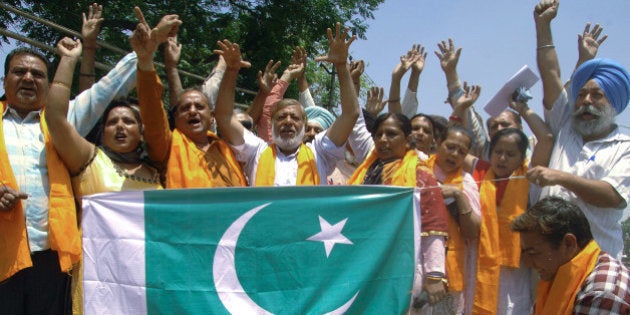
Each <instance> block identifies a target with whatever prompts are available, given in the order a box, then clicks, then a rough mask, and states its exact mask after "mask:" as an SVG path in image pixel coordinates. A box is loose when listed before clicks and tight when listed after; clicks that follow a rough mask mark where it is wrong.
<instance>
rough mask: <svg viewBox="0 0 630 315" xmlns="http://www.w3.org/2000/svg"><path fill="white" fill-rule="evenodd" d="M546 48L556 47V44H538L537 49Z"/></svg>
mask: <svg viewBox="0 0 630 315" xmlns="http://www.w3.org/2000/svg"><path fill="white" fill-rule="evenodd" d="M546 48H556V46H554V45H553V44H548V45H541V46H538V48H536V49H538V50H541V49H546Z"/></svg>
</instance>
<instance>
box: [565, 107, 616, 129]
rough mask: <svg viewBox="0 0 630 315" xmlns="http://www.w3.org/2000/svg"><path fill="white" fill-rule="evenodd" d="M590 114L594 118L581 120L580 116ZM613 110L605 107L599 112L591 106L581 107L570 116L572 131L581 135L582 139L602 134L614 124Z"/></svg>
mask: <svg viewBox="0 0 630 315" xmlns="http://www.w3.org/2000/svg"><path fill="white" fill-rule="evenodd" d="M585 113H588V114H591V115H594V116H595V118H594V119H591V120H582V119H581V118H580V116H581V115H582V114H585ZM615 114H616V113H615V110H614V109H613V107H612V106H610V104H609V105H606V106H604V107H603V108H602V109H601V110H599V109H597V108H596V107H595V106H593V105H588V106H581V107H580V108H579V109H578V110H577V111H575V112H574V113H573V114H572V122H573V123H572V124H573V130H575V131H576V132H577V133H579V134H580V135H582V137H591V136H597V135H601V134H604V133H605V132H607V131H608V130H609V129H610V126H612V125H613V124H614V123H615Z"/></svg>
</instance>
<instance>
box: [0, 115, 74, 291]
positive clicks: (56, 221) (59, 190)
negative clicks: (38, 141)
mask: <svg viewBox="0 0 630 315" xmlns="http://www.w3.org/2000/svg"><path fill="white" fill-rule="evenodd" d="M0 107H1V108H2V111H1V113H4V111H5V109H6V104H5V103H4V102H0ZM40 124H41V128H42V132H43V134H44V141H45V150H46V163H48V178H49V182H50V193H49V204H48V239H49V241H50V248H51V249H52V250H54V251H56V252H57V254H58V255H59V265H60V266H61V270H62V271H64V272H67V271H69V270H70V269H71V268H72V264H74V263H76V262H78V261H79V259H80V257H81V238H80V236H79V229H78V226H77V212H76V208H75V203H74V196H73V194H72V185H71V183H70V175H69V174H68V170H67V169H66V167H65V166H64V164H63V162H62V161H61V158H59V155H57V152H56V151H55V147H54V145H53V143H52V140H51V139H50V135H49V134H48V127H47V126H46V121H45V119H44V112H43V111H42V112H41V113H40ZM0 137H2V138H1V139H0V181H1V182H2V184H6V185H9V186H10V187H11V188H13V189H15V190H19V187H18V185H17V182H16V180H15V176H14V175H13V172H12V168H11V163H10V162H9V156H8V154H7V148H6V146H5V143H4V130H3V124H2V123H0ZM25 220H26V219H25V217H24V209H23V208H22V202H21V201H20V202H18V203H17V204H16V205H15V207H14V208H13V209H12V210H9V211H8V212H4V213H0V281H3V280H5V279H7V278H9V277H11V276H12V275H14V274H15V273H16V272H18V271H20V270H22V269H24V268H28V267H31V266H32V265H33V263H32V261H31V252H30V249H29V245H28V238H27V235H26V223H25V222H26V221H25Z"/></svg>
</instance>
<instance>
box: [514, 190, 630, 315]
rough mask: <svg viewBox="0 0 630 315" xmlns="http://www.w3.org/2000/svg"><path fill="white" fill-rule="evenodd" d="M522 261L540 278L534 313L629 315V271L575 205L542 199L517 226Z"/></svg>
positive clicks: (562, 200) (561, 200) (516, 223)
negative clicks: (602, 243) (602, 244)
mask: <svg viewBox="0 0 630 315" xmlns="http://www.w3.org/2000/svg"><path fill="white" fill-rule="evenodd" d="M512 230H513V231H516V232H519V233H520V235H521V248H522V257H523V261H524V262H525V263H526V264H527V265H529V266H531V267H532V268H535V269H536V270H537V271H538V273H539V274H540V282H539V284H538V293H537V296H536V303H535V304H534V307H533V310H532V313H533V314H536V315H540V314H629V313H630V291H628V290H629V288H630V279H629V277H628V269H627V268H626V267H625V266H624V265H623V264H622V263H621V262H620V261H619V260H617V259H615V258H613V257H612V256H610V255H609V254H608V253H606V252H604V251H602V250H601V249H600V248H599V245H597V243H596V242H595V240H593V235H592V234H591V229H590V225H589V223H588V220H587V219H586V217H585V216H584V214H583V213H582V211H581V210H580V208H578V207H577V206H576V205H574V204H572V203H570V202H568V201H566V200H564V199H561V198H558V197H549V198H545V199H542V200H540V201H539V202H537V203H536V204H535V205H534V206H533V207H532V208H530V209H529V210H528V211H527V212H525V213H523V214H522V215H520V216H519V217H517V218H516V219H515V220H514V222H513V223H512Z"/></svg>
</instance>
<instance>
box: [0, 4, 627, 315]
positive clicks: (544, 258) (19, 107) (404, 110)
mask: <svg viewBox="0 0 630 315" xmlns="http://www.w3.org/2000/svg"><path fill="white" fill-rule="evenodd" d="M558 8H559V3H558V1H557V0H542V1H541V2H540V3H538V4H537V5H536V7H535V8H534V11H533V16H534V24H535V31H536V38H537V47H532V49H533V50H534V49H535V51H536V54H537V62H538V70H539V73H540V76H541V78H542V83H543V95H544V97H543V100H542V104H543V105H544V110H545V112H544V114H543V117H544V118H543V117H541V116H539V114H538V113H535V112H534V111H533V110H532V109H531V108H530V107H529V106H528V99H529V98H530V97H528V93H527V91H526V90H523V89H518V90H517V91H515V93H514V95H513V97H512V98H511V99H506V100H505V102H506V103H507V105H508V107H509V109H507V110H505V111H503V112H502V113H501V114H499V115H497V116H495V117H490V118H489V119H488V120H487V121H486V122H485V123H484V122H483V120H482V119H481V116H480V115H479V114H478V113H477V112H476V110H475V108H474V104H475V102H476V100H477V99H478V97H479V95H480V93H481V86H480V85H472V84H470V85H469V84H468V83H467V82H463V83H462V81H461V80H460V78H459V75H458V73H457V65H458V63H459V59H460V55H461V48H457V47H456V45H455V42H454V41H453V40H452V39H448V40H444V41H442V42H440V43H438V44H437V50H436V51H435V55H436V56H437V58H438V59H439V61H440V66H441V68H442V70H443V72H444V75H445V78H446V82H447V91H446V92H447V93H448V98H447V101H446V102H447V103H449V104H450V106H451V107H452V110H453V111H452V115H450V117H448V118H446V117H439V116H435V115H431V114H429V113H418V111H419V105H418V104H419V102H418V100H417V95H416V91H417V88H418V82H419V77H420V75H421V73H422V71H423V69H424V65H425V60H426V58H427V52H425V49H426V47H424V46H422V45H419V44H415V45H413V46H412V48H411V49H410V50H409V51H408V52H407V53H406V54H404V55H403V56H401V58H400V63H399V64H398V65H396V67H395V68H394V70H393V72H392V81H391V85H390V89H389V93H388V97H385V95H384V94H385V93H384V89H383V88H379V87H373V88H370V89H369V90H368V91H367V100H366V102H365V104H364V107H363V108H362V107H361V106H360V104H359V103H360V100H359V91H360V88H361V81H360V80H361V75H362V73H363V70H364V63H363V61H361V60H359V61H351V62H349V61H348V49H349V47H350V45H351V44H352V42H353V41H354V40H355V37H354V36H350V35H349V30H348V29H347V28H344V27H343V26H342V25H340V24H339V23H337V25H335V26H334V27H333V28H331V29H328V32H327V34H326V35H327V39H328V43H329V50H328V52H327V54H326V55H323V56H320V57H317V58H316V61H319V62H327V63H331V64H332V65H333V66H334V67H335V70H336V71H335V73H336V75H337V78H338V82H339V91H340V108H341V110H340V113H339V114H338V115H333V114H332V113H330V112H329V111H327V110H326V109H324V108H323V107H320V106H318V105H316V104H315V101H314V100H313V97H312V96H311V93H310V91H309V84H308V81H307V78H306V75H305V68H306V63H307V58H308V56H307V54H306V52H305V50H304V48H302V47H296V48H295V51H294V52H293V55H292V58H291V61H290V63H289V65H288V66H287V67H286V68H285V69H284V70H283V72H282V73H281V75H280V76H278V75H277V71H278V70H279V68H280V65H281V64H280V62H274V61H273V60H270V61H269V63H268V64H267V65H266V67H265V69H262V70H261V71H259V72H258V85H259V90H258V93H257V95H256V97H255V98H254V100H253V101H252V103H251V104H250V106H249V108H248V109H247V111H243V110H239V109H236V108H235V106H234V97H235V90H236V81H237V77H238V75H239V71H240V70H241V69H242V68H249V67H251V64H250V63H249V62H248V61H246V60H243V56H242V54H241V50H240V47H239V45H238V44H237V43H233V42H231V41H229V40H228V39H225V40H221V41H218V42H217V46H216V48H217V49H216V50H215V51H214V52H215V54H217V55H219V61H218V63H217V65H216V67H215V69H214V70H213V71H212V73H211V74H210V75H209V76H208V78H207V79H206V80H205V81H204V82H203V84H202V85H201V86H199V87H183V86H182V83H181V81H180V78H179V74H178V71H177V64H178V61H179V58H180V55H181V50H182V45H181V44H179V43H178V41H177V32H178V29H179V26H180V25H181V24H182V21H181V20H180V19H179V16H178V15H176V14H170V15H165V16H164V17H163V18H162V19H161V20H160V22H159V23H158V24H157V25H156V26H154V27H152V26H150V25H149V24H148V23H147V22H146V20H145V19H144V16H143V14H142V12H141V11H140V10H139V9H138V8H137V7H136V8H135V13H136V16H137V18H138V24H137V27H136V29H135V30H134V31H133V33H132V35H131V36H130V45H131V47H132V49H133V52H132V53H130V54H128V55H127V56H125V57H124V58H123V59H122V60H121V61H120V62H119V63H118V64H117V65H116V67H115V68H113V69H112V70H111V71H110V72H109V73H108V74H107V75H106V76H104V77H102V78H100V80H98V81H97V80H95V75H94V60H95V50H96V48H97V45H96V38H97V35H98V33H99V30H100V25H101V23H102V21H103V17H102V12H103V8H102V7H101V6H100V5H98V4H93V5H91V6H90V7H89V13H88V14H87V15H84V18H83V29H82V38H83V40H82V41H81V40H73V39H70V38H63V39H62V40H61V41H60V42H59V43H58V45H57V53H58V54H59V55H60V60H59V64H58V66H57V69H56V70H54V71H53V69H52V67H51V65H50V62H49V60H47V59H46V57H44V56H43V55H42V54H41V53H39V52H37V51H36V50H33V49H30V48H17V49H15V50H13V51H12V52H11V53H9V55H8V56H7V57H6V60H5V73H4V88H5V96H4V97H3V98H2V101H1V103H0V104H1V106H2V114H3V116H2V124H1V125H0V134H1V135H2V141H0V164H1V165H2V167H0V309H1V310H2V313H4V314H35V313H37V314H39V313H51V314H68V313H74V314H81V313H82V285H81V281H82V279H81V271H82V266H81V261H82V258H81V236H80V235H81V230H80V219H81V210H80V209H81V208H80V203H81V197H82V196H86V195H90V194H95V193H100V192H112V191H125V190H143V189H175V188H211V187H238V186H293V185H395V186H409V187H417V188H418V189H419V192H420V195H421V198H420V211H421V230H420V233H421V252H420V254H419V257H418V266H417V268H416V277H415V281H414V284H413V288H410V292H411V293H410V294H411V295H412V296H411V303H410V307H409V312H410V313H421V314H430V313H435V314H529V313H535V314H561V313H562V314H569V313H579V314H596V313H600V312H605V313H614V314H629V313H630V293H629V292H628V290H629V286H630V279H629V278H628V277H629V275H628V269H627V268H626V267H625V266H624V265H623V264H622V263H620V259H621V256H622V251H623V238H622V232H621V219H622V217H623V212H624V211H625V209H626V208H627V206H628V201H629V199H630V190H629V189H630V168H628V165H630V163H629V162H630V136H628V135H627V134H625V133H624V132H623V131H622V130H620V129H619V128H618V127H617V125H616V124H615V116H616V115H618V114H619V113H621V112H622V111H623V110H624V109H625V108H626V106H627V105H628V102H629V99H630V75H629V74H628V72H627V70H626V69H625V68H624V67H623V66H621V65H620V64H619V63H618V62H616V61H613V60H609V59H599V58H596V55H597V51H598V48H599V46H600V45H601V44H602V43H603V42H604V41H605V40H606V35H603V34H602V32H603V29H602V27H600V26H599V25H595V26H594V27H592V28H591V26H590V24H587V25H586V27H585V29H584V31H583V32H582V34H580V35H578V42H579V60H578V62H577V65H576V67H575V69H574V72H573V74H572V76H571V80H570V81H568V82H562V80H561V77H560V69H559V64H558V58H557V54H556V51H555V47H554V44H553V40H552V33H551V22H552V21H553V19H554V18H555V17H556V14H557V12H558ZM159 45H165V46H166V47H165V49H164V50H163V51H164V60H165V70H166V79H167V83H168V92H169V97H168V99H169V100H170V102H169V104H168V106H165V104H164V103H163V101H162V100H163V91H164V89H163V85H162V82H161V80H160V78H159V76H158V75H157V72H156V69H155V64H154V57H155V52H156V51H157V49H158V46H159ZM79 60H81V61H80V63H81V66H80V69H79V82H80V84H79V90H80V91H79V94H78V95H76V96H75V97H74V98H71V86H72V82H73V75H74V73H75V68H76V64H77V62H79ZM409 70H411V71H410V76H409V81H408V86H407V88H406V90H405V92H404V96H403V97H402V99H401V97H400V94H401V91H400V89H401V81H402V78H403V77H404V75H405V74H406V73H407V72H408V71H409ZM434 79H435V78H434ZM294 80H295V81H297V85H298V89H299V96H298V97H297V99H292V98H285V92H286V91H287V88H288V87H289V85H290V84H291V83H292V82H293V81H294ZM134 87H135V89H136V94H137V99H136V98H133V97H131V96H129V94H130V92H132V90H133V89H134ZM529 102H532V100H529ZM425 110H427V111H428V110H430V109H429V108H426V109H424V108H423V109H422V111H425ZM383 111H385V113H382V114H381V112H383ZM522 121H525V123H526V124H527V126H528V127H529V128H530V130H531V131H532V133H533V135H532V136H531V137H528V135H526V134H525V133H524V132H523V123H522ZM91 130H92V132H91V133H90V131H91ZM88 133H90V134H91V135H93V136H92V137H89V138H90V140H92V141H88V140H87V138H86V137H87V135H88ZM94 135H95V136H94Z"/></svg>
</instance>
